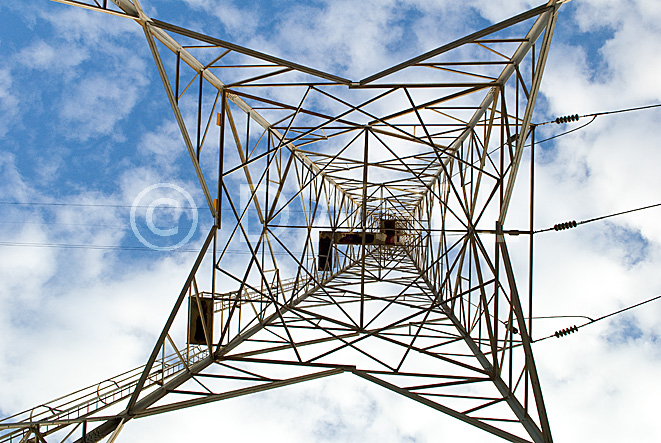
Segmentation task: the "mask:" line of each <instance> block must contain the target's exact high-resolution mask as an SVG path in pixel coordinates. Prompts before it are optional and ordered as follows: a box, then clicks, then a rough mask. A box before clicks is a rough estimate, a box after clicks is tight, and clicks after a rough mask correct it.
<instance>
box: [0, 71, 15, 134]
mask: <svg viewBox="0 0 661 443" xmlns="http://www.w3.org/2000/svg"><path fill="white" fill-rule="evenodd" d="M18 113H19V99H18V96H17V95H16V93H15V92H14V91H13V90H12V78H11V71H10V70H9V69H0V137H3V136H4V135H5V134H6V133H7V131H8V130H9V128H10V127H11V125H10V122H11V121H12V120H13V119H14V118H15V117H16V116H17V115H18Z"/></svg>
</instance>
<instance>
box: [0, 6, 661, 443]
mask: <svg viewBox="0 0 661 443" xmlns="http://www.w3.org/2000/svg"><path fill="white" fill-rule="evenodd" d="M142 3H143V7H144V8H145V11H146V13H147V14H148V15H150V16H152V17H156V18H159V19H162V20H164V21H167V22H171V23H174V24H178V25H181V26H184V27H187V28H191V29H194V30H199V31H201V32H204V33H207V34H210V35H213V36H217V37H219V38H221V39H223V40H227V41H232V42H236V43H238V44H240V45H243V46H247V47H250V48H254V49H258V50H260V51H263V52H267V53H269V54H272V55H276V56H280V57H282V58H286V59H289V60H293V61H295V62H299V63H303V64H306V65H309V66H313V67H317V68H320V69H323V70H327V71H330V72H333V73H337V74H339V75H342V76H345V77H349V78H353V79H359V78H363V77H365V76H367V75H369V74H371V73H374V72H376V71H378V70H380V69H383V68H386V67H388V66H390V65H393V64H395V63H397V62H400V61H402V60H405V59H407V58H410V57H412V56H415V55H418V54H420V53H423V52H425V51H427V50H430V49H432V48H434V47H437V46H441V45H442V44H444V43H446V42H448V41H451V40H453V39H455V38H457V37H460V36H463V35H465V34H467V33H469V32H472V31H474V30H477V29H480V28H483V27H485V26H488V25H489V24H491V23H494V22H497V21H500V20H502V19H505V18H507V17H509V16H511V15H514V14H516V13H519V12H522V11H524V10H526V9H529V8H531V7H534V6H537V5H538V3H537V2H530V1H523V0H515V1H513V0H492V1H484V0H471V1H467V2H454V1H444V0H436V1H433V0H430V1H422V0H398V1H396V0H384V1H377V0H372V1H364V2H360V5H361V6H360V7H357V6H356V5H357V3H356V2H352V1H348V0H346V1H345V0H338V1H322V0H318V1H310V2H297V1H284V0H271V1H255V0H251V1H241V2H240V1H234V2H233V1H230V0H213V1H202V0H184V1H172V0H153V1H147V0H144V1H143V2H142ZM659 23H661V4H659V2H657V1H654V0H630V1H615V0H573V1H571V2H570V3H568V4H566V5H564V6H563V7H562V9H561V13H560V18H559V20H558V25H557V29H556V33H555V36H554V42H553V46H552V49H551V53H550V56H549V60H548V63H547V69H546V73H545V78H544V81H543V84H542V90H541V93H540V99H539V101H538V107H537V110H536V113H535V116H534V118H533V121H534V122H538V123H539V122H544V121H549V120H552V119H555V117H557V116H561V115H567V114H574V113H577V114H588V113H594V112H602V111H611V110H617V109H624V108H629V107H636V106H643V105H652V104H657V103H660V102H661V86H660V84H659V82H658V79H659V78H661V58H659V56H658V42H659V41H661V25H659ZM0 54H1V55H2V63H1V64H0V415H1V416H6V415H10V414H12V413H14V412H18V411H21V410H24V409H27V408H30V407H32V406H35V405H38V404H40V403H43V402H45V401H47V400H49V399H51V398H54V397H57V396H59V395H62V394H65V393H68V392H71V391H74V390H76V389H78V388H80V387H83V386H87V385H91V384H93V383H96V382H98V381H100V380H103V379H106V378H108V377H111V376H113V375H115V374H118V373H120V372H123V371H124V370H126V369H129V368H132V367H136V366H138V365H140V364H143V363H144V361H145V359H146V357H147V356H148V353H149V352H150V350H151V348H152V346H153V343H154V341H155V339H156V336H157V334H158V333H159V332H160V329H161V327H162V323H163V321H164V319H165V317H166V315H167V313H168V312H169V310H170V307H171V304H172V301H173V300H174V298H175V297H176V295H177V294H178V292H179V289H180V286H181V284H182V282H183V281H184V279H185V276H186V275H187V273H188V270H189V268H190V265H191V263H192V261H193V260H194V256H195V254H194V252H191V250H195V248H196V246H198V245H199V244H200V242H201V240H202V237H204V236H205V235H206V232H204V229H202V230H194V231H192V232H193V234H192V237H191V238H190V241H189V242H188V243H187V245H186V247H183V248H179V249H178V250H176V251H174V252H167V251H160V252H159V251H153V250H150V249H148V248H145V247H144V246H143V243H141V242H140V241H139V239H138V238H136V236H135V235H134V233H133V231H132V230H131V224H130V219H131V214H130V211H131V210H130V207H131V205H132V204H133V203H134V202H135V201H136V198H137V197H138V196H140V195H141V193H142V192H143V191H144V190H145V189H148V188H149V187H150V186H152V185H155V184H157V183H161V182H168V183H173V184H176V185H177V186H178V187H180V188H181V189H183V190H185V191H186V193H187V194H189V195H190V197H191V199H192V201H194V202H195V204H196V205H198V206H201V205H202V204H203V203H204V200H203V196H202V195H201V192H199V191H198V188H199V186H198V185H197V182H196V178H195V175H194V171H193V169H192V167H191V165H190V160H189V159H188V156H187V153H186V152H185V149H184V146H183V144H182V142H181V140H180V135H179V133H178V130H177V128H176V125H175V124H174V121H173V118H172V112H171V111H170V109H169V107H168V104H167V98H166V96H165V94H164V93H163V87H162V84H161V82H160V79H159V77H158V73H157V71H156V68H155V65H154V63H153V60H152V58H151V55H150V53H149V48H148V46H147V43H146V41H145V38H144V34H143V33H142V29H141V28H140V27H139V26H137V25H136V24H135V23H133V22H132V21H129V20H125V19H121V18H116V17H111V16H108V15H105V14H101V13H94V12H90V11H84V10H81V9H77V8H74V7H70V6H65V5H61V4H56V3H53V2H49V1H46V0H23V1H21V2H2V3H0ZM659 122H661V108H658V109H650V110H644V111H636V112H628V113H620V114H613V115H604V116H600V117H598V118H597V119H596V120H595V121H594V122H593V123H591V124H590V125H588V126H587V127H585V128H584V129H581V130H579V131H576V132H574V133H571V134H569V135H566V136H563V137H560V138H558V139H555V140H553V141H549V142H546V143H543V144H541V145H540V147H539V151H538V152H537V155H536V160H537V164H536V221H535V223H536V227H537V228H539V229H541V228H547V227H549V226H553V225H554V224H555V223H559V222H564V221H568V220H573V219H575V220H578V221H581V220H586V219H590V218H594V217H598V216H601V215H606V214H611V213H615V212H619V211H624V210H627V209H632V208H637V207H641V206H646V205H651V204H655V203H661V195H660V194H659V191H658V189H661V175H660V174H658V172H657V169H658V164H659V162H660V161H661V153H660V152H659V149H658V148H659V146H658V142H657V131H658V127H659ZM581 123H583V121H581V122H579V123H574V124H573V126H572V124H570V125H567V126H558V125H555V124H554V125H546V126H544V127H542V128H540V134H541V135H542V136H549V137H550V136H552V135H554V134H557V133H559V132H561V131H563V130H565V129H570V128H573V127H576V126H578V125H579V124H581ZM522 182H525V181H524V179H522ZM160 197H162V198H171V196H170V195H169V194H167V193H166V194H163V195H161V196H160ZM152 198H153V197H152ZM182 205H183V206H185V205H186V201H184V200H182ZM173 217H176V219H177V220H178V222H179V223H180V226H183V225H184V224H186V223H189V224H190V223H192V215H191V214H190V213H189V212H186V210H185V208H184V209H183V210H182V212H181V213H175V214H173ZM659 219H661V208H658V209H650V210H647V211H642V212H636V213H633V214H630V215H626V216H622V217H617V218H611V219H608V220H607V221H601V222H594V223H590V224H586V225H583V226H580V227H579V228H577V229H574V230H570V231H566V232H559V233H555V232H550V233H542V234H539V235H537V236H536V238H535V252H536V255H535V300H536V306H535V314H536V315H538V316H552V315H567V316H569V315H576V316H589V317H592V318H596V317H599V316H601V315H605V314H608V313H611V312H613V311H616V310H618V309H621V308H624V307H626V306H629V305H632V304H635V303H638V302H640V301H643V300H646V299H649V298H651V297H654V296H657V295H661V275H660V274H659V272H658V269H660V267H659V266H660V265H661V224H659V223H658V220H659ZM199 221H200V225H202V226H208V224H209V222H210V221H209V216H208V214H207V213H205V212H203V211H202V212H200V214H199ZM187 229H188V227H186V232H188V230H187ZM89 245H97V246H99V245H100V246H102V247H96V248H90V247H89ZM659 318H661V302H656V303H651V304H648V305H645V306H644V307H641V308H638V309H636V310H633V311H629V312H628V313H626V314H623V315H620V316H617V317H613V318H611V319H608V320H604V321H601V322H598V323H595V324H593V325H590V326H587V327H585V328H582V329H580V330H579V332H577V333H576V334H573V335H571V336H568V337H565V338H563V339H555V338H553V339H549V340H545V341H542V342H539V343H537V344H535V345H533V349H534V351H535V358H536V361H537V365H538V370H539V373H540V376H541V383H542V387H543V389H544V395H545V400H546V406H547V410H548V415H549V419H550V422H551V426H552V431H553V435H554V439H555V441H557V442H563V443H564V442H568V443H572V442H586V441H599V442H603V443H611V442H622V441H636V442H653V441H657V440H658V437H657V431H656V429H655V428H656V426H655V423H656V420H657V418H656V416H655V415H656V414H654V411H655V410H656V409H657V405H656V402H657V399H658V398H659V397H660V396H661V385H660V384H659V383H658V379H657V377H656V376H657V374H659V373H660V371H661V352H660V346H661V341H660V340H659V336H660V334H661V321H659ZM584 321H585V320H584V319H581V318H565V319H553V320H536V321H535V323H534V326H533V337H541V336H544V335H548V334H550V333H553V331H555V330H557V329H561V328H564V327H568V326H571V325H573V324H578V325H580V324H582V323H583V322H584ZM653 414H654V415H653ZM202 437H204V438H205V440H211V441H245V442H253V441H254V442H257V441H263V440H264V439H266V438H269V439H271V440H272V441H287V442H299V441H300V442H304V441H305V442H308V441H323V442H347V441H364V442H372V441H374V442H377V441H378V442H384V441H416V442H438V441H451V440H456V439H457V438H458V437H460V438H462V440H463V441H466V442H491V441H494V442H495V441H500V439H498V438H496V437H492V436H489V435H487V434H484V433H483V432H482V431H479V430H476V429H473V428H472V427H470V426H468V425H464V424H461V423H457V422H456V421H455V420H452V419H450V418H448V417H445V416H442V415H441V414H440V413H437V412H434V411H431V410H428V409H426V408H425V407H423V406H420V405H418V404H416V403H414V402H411V401H408V400H405V399H402V398H399V397H397V396H395V395H394V394H392V393H389V392H387V391H384V390H382V389H379V388H377V387H376V386H372V385H369V384H366V382H361V381H358V380H355V379H354V378H352V377H351V376H349V375H343V376H338V377H335V378H332V379H327V380H323V381H317V382H311V383H307V384H303V385H299V386H296V387H292V388H286V389H282V390H279V391H272V392H268V393H265V394H259V395H255V396H252V397H244V398H241V399H235V400H230V401H227V402H224V403H216V404H212V405H208V406H205V407H201V408H197V409H193V410H190V411H182V412H178V413H172V414H169V415H163V416H158V417H154V418H150V419H146V420H142V421H140V420H136V421H134V422H131V423H129V424H128V425H127V427H126V428H125V429H124V431H123V432H122V436H121V438H120V440H119V441H127V442H130V441H163V442H175V441H187V440H194V439H196V438H202Z"/></svg>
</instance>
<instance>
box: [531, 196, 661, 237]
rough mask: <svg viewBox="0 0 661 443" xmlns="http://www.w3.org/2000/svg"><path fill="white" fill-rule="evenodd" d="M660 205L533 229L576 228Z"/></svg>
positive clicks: (660, 204) (535, 232) (560, 229)
mask: <svg viewBox="0 0 661 443" xmlns="http://www.w3.org/2000/svg"><path fill="white" fill-rule="evenodd" d="M658 206H661V203H655V204H653V205H648V206H643V207H640V208H635V209H629V210H627V211H622V212H615V213H613V214H607V215H602V216H600V217H595V218H591V219H588V220H583V221H580V222H577V221H576V220H572V221H570V222H565V223H558V224H556V225H554V226H553V227H551V228H546V229H539V230H537V231H533V234H538V233H540V232H547V231H564V230H566V229H571V228H576V227H577V226H579V225H584V224H586V223H592V222H594V221H598V220H604V219H606V218H610V217H616V216H618V215H624V214H630V213H632V212H636V211H642V210H644V209H651V208H656V207H658Z"/></svg>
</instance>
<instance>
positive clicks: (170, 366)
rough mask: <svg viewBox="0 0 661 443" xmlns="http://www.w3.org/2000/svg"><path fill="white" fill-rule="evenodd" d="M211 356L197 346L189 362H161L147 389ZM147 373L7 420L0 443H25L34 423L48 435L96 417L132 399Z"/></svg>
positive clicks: (135, 371)
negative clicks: (106, 409)
mask: <svg viewBox="0 0 661 443" xmlns="http://www.w3.org/2000/svg"><path fill="white" fill-rule="evenodd" d="M207 356H208V349H207V348H203V347H198V346H195V347H194V352H193V353H192V354H190V356H189V357H188V361H186V362H184V361H182V360H181V359H180V358H179V356H178V355H177V354H172V355H169V356H166V357H165V358H164V359H159V360H157V361H156V362H155V363H154V365H153V367H152V370H151V373H150V374H149V377H148V378H147V381H146V382H145V388H150V387H153V386H155V385H162V384H163V383H164V382H165V380H167V379H169V378H171V377H173V376H174V375H177V374H178V373H180V372H182V371H185V370H186V369H187V367H188V366H190V365H192V364H194V363H196V362H198V361H200V360H203V359H204V358H206V357H207ZM143 370H144V366H140V367H137V368H135V369H132V370H130V371H127V372H124V373H123V374H120V375H118V376H116V377H113V378H109V379H106V380H103V381H102V382H100V383H98V384H95V385H91V386H88V387H86V388H83V389H80V390H78V391H76V392H74V393H72V394H69V395H66V396H63V397H59V398H57V399H55V400H52V401H50V402H48V403H44V404H41V405H39V406H36V407H34V408H32V409H28V410H26V411H23V412H19V413H18V414H15V415H12V416H11V417H6V418H3V419H2V420H0V443H5V442H7V443H13V442H17V443H18V442H22V441H23V439H24V438H25V436H26V435H27V434H28V432H30V426H28V425H29V424H32V423H34V425H35V426H39V432H40V433H41V434H42V435H48V434H52V433H53V432H55V431H57V430H59V429H62V428H64V427H66V426H69V425H70V424H73V423H77V422H80V421H82V420H80V419H81V418H85V417H92V416H93V414H96V413H97V412H99V411H101V410H103V409H105V408H108V407H110V406H112V405H114V404H116V403H118V402H120V401H122V400H124V399H126V398H128V397H129V396H130V395H131V394H132V393H133V390H134V388H135V386H136V385H137V383H138V380H139V379H140V376H141V374H142V371H143Z"/></svg>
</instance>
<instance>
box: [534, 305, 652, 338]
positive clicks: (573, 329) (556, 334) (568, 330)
mask: <svg viewBox="0 0 661 443" xmlns="http://www.w3.org/2000/svg"><path fill="white" fill-rule="evenodd" d="M660 298H661V295H657V296H656V297H652V298H650V299H647V300H645V301H642V302H640V303H636V304H635V305H631V306H628V307H626V308H622V309H620V310H617V311H615V312H611V313H610V314H606V315H602V316H601V317H599V318H595V319H594V320H592V319H590V321H588V322H587V323H584V324H582V325H580V326H576V325H572V326H570V327H568V328H564V329H561V330H558V331H555V332H554V333H553V334H551V335H549V336H546V337H542V338H538V339H537V340H533V341H532V343H537V342H540V341H543V340H546V339H548V338H551V337H557V338H560V337H563V336H565V335H568V334H572V333H574V332H576V331H578V330H579V329H580V328H583V327H585V326H587V325H591V324H593V323H596V322H598V321H601V320H604V319H606V318H609V317H612V316H614V315H618V314H621V313H623V312H626V311H629V310H631V309H633V308H637V307H638V306H642V305H644V304H646V303H650V302H653V301H655V300H658V299H660ZM562 317H568V316H565V315H561V316H557V318H562ZM576 317H584V318H588V319H589V317H585V316H576ZM544 318H555V317H553V316H551V317H544Z"/></svg>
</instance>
